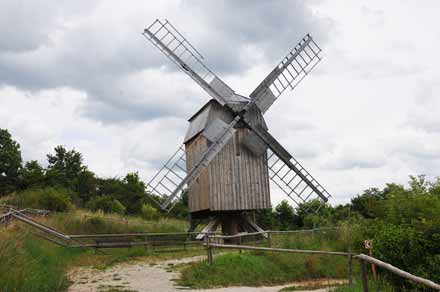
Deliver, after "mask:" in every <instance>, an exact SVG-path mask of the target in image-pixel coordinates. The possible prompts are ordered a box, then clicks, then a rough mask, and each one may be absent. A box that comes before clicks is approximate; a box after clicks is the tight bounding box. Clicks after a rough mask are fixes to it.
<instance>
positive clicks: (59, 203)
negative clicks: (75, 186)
mask: <svg viewBox="0 0 440 292" xmlns="http://www.w3.org/2000/svg"><path fill="white" fill-rule="evenodd" d="M74 197H75V194H74V193H72V192H71V191H69V190H67V189H64V188H52V187H46V188H38V189H28V190H25V191H22V192H19V193H15V194H13V195H12V196H11V197H10V198H8V200H7V203H8V204H11V205H14V206H18V207H20V208H34V209H46V210H51V211H57V212H66V211H70V210H72V209H73V204H72V198H74Z"/></svg>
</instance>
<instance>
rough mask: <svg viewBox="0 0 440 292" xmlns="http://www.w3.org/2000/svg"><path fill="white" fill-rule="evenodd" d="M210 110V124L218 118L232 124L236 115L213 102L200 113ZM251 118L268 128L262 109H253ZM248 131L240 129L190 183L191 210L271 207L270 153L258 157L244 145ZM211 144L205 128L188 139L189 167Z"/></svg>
mask: <svg viewBox="0 0 440 292" xmlns="http://www.w3.org/2000/svg"><path fill="white" fill-rule="evenodd" d="M207 107H208V108H207ZM207 110H208V111H209V116H208V118H207V119H206V122H207V123H209V122H210V121H212V120H214V119H216V118H218V119H221V120H223V121H224V122H225V123H229V122H230V121H231V120H232V118H233V117H232V114H231V113H230V112H229V111H228V110H226V109H225V108H224V107H222V106H221V105H220V104H218V103H217V102H212V101H210V102H209V103H208V105H205V106H204V109H203V111H199V114H200V113H202V112H206V111H207ZM248 118H249V120H250V121H251V123H252V124H261V125H263V127H266V124H265V122H264V119H263V117H262V115H261V113H260V112H259V110H258V109H252V110H251V114H250V115H248ZM194 120H197V114H196V115H194V116H193V117H192V118H191V119H190V122H191V121H194ZM205 127H206V125H205ZM248 131H249V130H248V129H246V128H238V129H237V131H236V134H235V135H234V137H233V138H232V139H231V140H230V141H229V142H228V143H227V144H226V145H225V147H224V148H223V149H222V150H221V151H220V152H219V153H218V155H217V156H216V157H215V158H214V159H213V160H212V161H211V163H210V164H209V166H208V167H207V168H206V169H205V170H203V171H202V173H201V175H200V177H199V178H198V179H197V180H196V181H195V182H194V183H193V184H192V185H191V186H190V188H189V190H188V197H189V200H188V201H189V208H190V212H197V211H201V210H209V211H232V210H236V211H238V210H255V209H265V208H270V207H271V205H270V190H269V171H268V165H267V154H264V155H261V156H259V157H258V156H256V155H254V154H253V153H252V152H250V151H249V150H248V149H247V148H246V147H245V146H243V144H242V141H243V138H244V136H245V134H246V132H248ZM208 143H209V141H208V140H207V139H206V138H205V137H204V136H203V131H202V132H200V133H198V134H197V135H195V136H194V137H192V138H191V139H190V140H188V141H186V142H185V151H186V157H187V169H188V170H190V169H192V167H194V165H195V163H197V161H198V160H199V159H200V157H201V156H202V155H203V154H204V152H205V151H206V149H207V148H208Z"/></svg>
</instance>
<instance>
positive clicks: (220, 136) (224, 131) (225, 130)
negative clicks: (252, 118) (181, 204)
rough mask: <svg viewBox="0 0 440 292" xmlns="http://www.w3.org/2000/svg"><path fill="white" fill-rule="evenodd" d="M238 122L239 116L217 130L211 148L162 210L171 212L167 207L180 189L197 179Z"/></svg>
mask: <svg viewBox="0 0 440 292" xmlns="http://www.w3.org/2000/svg"><path fill="white" fill-rule="evenodd" d="M239 121H240V116H236V117H235V118H234V119H233V120H232V122H231V123H229V124H228V125H225V126H224V127H222V128H220V129H218V130H217V133H216V134H215V137H213V140H212V144H211V146H209V148H208V149H207V150H206V152H205V153H204V154H203V156H202V157H201V159H200V160H199V161H198V162H197V163H196V164H195V166H194V167H193V168H192V169H191V170H189V171H188V173H187V175H186V176H185V177H184V178H183V179H182V180H181V181H180V183H179V184H178V185H177V186H176V187H175V189H174V191H172V192H170V194H169V195H168V196H167V198H166V200H165V202H163V203H162V204H161V208H162V210H168V211H169V210H171V209H170V208H168V207H169V206H170V204H171V203H172V202H173V201H174V200H175V199H176V197H177V196H178V195H179V194H180V192H181V191H182V189H183V188H184V187H185V186H186V185H187V186H190V185H191V183H192V182H193V181H195V179H197V178H198V177H199V175H200V173H201V172H202V170H203V169H205V168H206V167H207V166H208V165H209V163H210V162H211V161H212V160H213V159H214V158H215V156H216V155H217V154H218V153H219V152H220V151H221V150H222V149H223V147H224V146H225V145H226V143H227V142H228V141H229V140H230V139H231V138H232V137H233V136H234V133H235V129H234V127H235V125H236V124H237V123H238V122H239ZM172 206H173V205H172ZM172 206H171V208H172Z"/></svg>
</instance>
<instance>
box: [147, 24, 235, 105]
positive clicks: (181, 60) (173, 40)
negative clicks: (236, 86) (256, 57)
mask: <svg viewBox="0 0 440 292" xmlns="http://www.w3.org/2000/svg"><path fill="white" fill-rule="evenodd" d="M142 35H143V36H144V37H145V38H146V39H147V40H149V41H150V42H151V43H152V44H153V45H154V46H155V47H156V48H158V49H159V51H161V52H162V53H163V54H164V55H165V56H167V57H168V58H169V59H170V60H171V61H172V62H173V63H174V64H176V65H177V66H178V67H180V68H182V69H183V71H184V72H185V73H186V74H187V75H188V76H190V77H191V78H192V79H193V80H194V81H195V82H196V83H198V84H199V85H200V86H201V87H202V88H203V89H205V90H206V91H207V92H208V93H209V95H211V96H212V97H213V98H215V99H216V100H217V101H218V102H219V103H220V104H222V105H224V104H225V103H226V102H227V101H228V100H227V99H226V98H225V97H224V96H221V95H220V94H219V93H218V92H217V91H216V90H215V89H214V88H213V86H212V82H213V81H215V80H217V81H218V82H219V83H221V84H222V88H223V89H226V91H228V92H230V94H231V95H232V94H233V90H232V89H231V88H230V87H229V86H227V85H226V84H225V83H224V82H223V81H222V80H221V79H220V78H219V77H218V76H217V75H216V74H215V73H214V72H212V71H211V70H210V69H209V68H208V67H207V66H206V65H205V64H204V63H203V62H202V60H203V59H204V58H203V56H202V54H200V53H199V51H197V49H196V48H194V46H193V45H192V44H191V43H190V42H189V41H188V40H187V39H186V38H185V37H184V36H183V35H182V34H181V33H180V32H179V31H178V30H177V29H176V28H175V27H174V26H173V25H172V24H171V23H170V22H169V21H168V20H167V19H165V20H159V19H156V21H154V22H153V23H152V24H151V25H150V26H149V27H147V28H146V29H145V30H144V32H143V33H142Z"/></svg>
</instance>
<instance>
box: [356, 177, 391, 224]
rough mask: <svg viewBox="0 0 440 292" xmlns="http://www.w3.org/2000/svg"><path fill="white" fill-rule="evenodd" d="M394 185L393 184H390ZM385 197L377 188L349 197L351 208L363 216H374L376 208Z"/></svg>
mask: <svg viewBox="0 0 440 292" xmlns="http://www.w3.org/2000/svg"><path fill="white" fill-rule="evenodd" d="M392 187H394V185H393V186H392ZM384 197H385V194H384V192H382V191H381V190H379V189H377V188H371V189H367V190H365V191H364V192H363V193H362V194H361V195H358V196H356V197H355V198H353V199H351V205H352V210H353V211H355V212H358V213H359V214H361V215H362V216H363V217H365V218H376V216H377V214H376V213H375V210H376V208H377V207H378V206H379V205H380V201H381V200H383V199H384Z"/></svg>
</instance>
